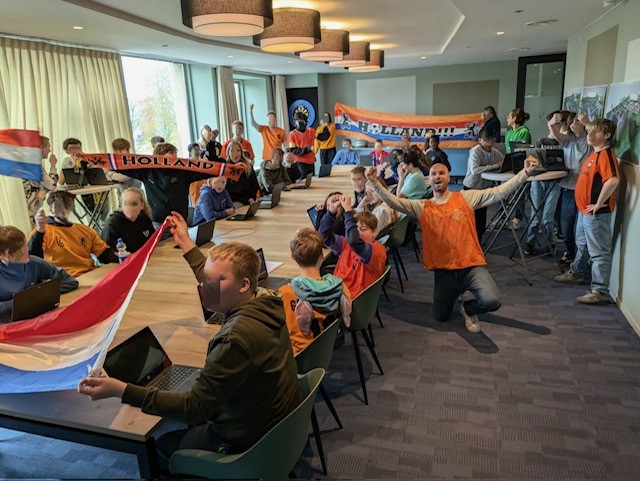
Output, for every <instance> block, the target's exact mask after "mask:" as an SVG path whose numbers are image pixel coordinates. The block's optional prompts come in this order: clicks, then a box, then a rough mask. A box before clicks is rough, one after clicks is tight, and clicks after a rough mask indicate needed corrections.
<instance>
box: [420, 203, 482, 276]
mask: <svg viewBox="0 0 640 481" xmlns="http://www.w3.org/2000/svg"><path fill="white" fill-rule="evenodd" d="M420 227H421V228H422V261H423V263H424V266H425V267H426V268H427V269H429V270H430V271H433V270H436V269H446V270H454V269H465V268H467V267H475V266H484V265H487V261H486V260H485V258H484V254H483V253H482V248H481V247H480V243H479V242H478V236H477V235H476V220H475V214H474V212H473V209H472V208H471V206H470V205H469V204H467V201H466V200H464V197H462V194H461V193H460V192H452V193H451V198H450V199H449V202H447V203H446V204H436V203H435V202H433V201H432V200H427V201H425V203H424V207H423V208H422V215H421V216H420Z"/></svg>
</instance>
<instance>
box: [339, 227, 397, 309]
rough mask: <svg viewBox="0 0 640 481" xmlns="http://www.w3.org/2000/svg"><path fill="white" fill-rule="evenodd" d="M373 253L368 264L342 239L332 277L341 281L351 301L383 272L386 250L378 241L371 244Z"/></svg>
mask: <svg viewBox="0 0 640 481" xmlns="http://www.w3.org/2000/svg"><path fill="white" fill-rule="evenodd" d="M371 247H373V253H372V254H371V260H370V261H369V263H368V264H365V263H364V262H362V259H361V258H360V256H359V255H358V254H356V253H355V252H354V251H353V249H351V246H350V245H349V243H348V242H347V239H345V238H344V237H343V238H342V252H341V253H340V257H339V258H338V263H337V264H336V268H335V270H334V271H333V275H334V276H336V277H339V278H340V279H342V282H343V283H344V285H345V286H346V287H347V289H349V292H350V293H351V299H355V298H356V297H358V295H359V294H360V293H361V292H362V291H364V290H365V289H366V288H367V287H369V286H370V285H371V284H373V283H374V282H375V281H377V280H378V278H379V277H380V276H381V275H382V273H383V272H384V267H385V265H386V263H387V250H386V249H385V248H384V246H383V245H382V244H380V242H378V241H375V240H374V241H373V242H372V243H371Z"/></svg>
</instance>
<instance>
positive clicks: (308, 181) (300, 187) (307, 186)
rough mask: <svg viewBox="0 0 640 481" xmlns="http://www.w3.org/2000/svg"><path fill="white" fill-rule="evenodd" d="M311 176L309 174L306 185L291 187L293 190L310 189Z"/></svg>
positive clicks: (305, 181)
mask: <svg viewBox="0 0 640 481" xmlns="http://www.w3.org/2000/svg"><path fill="white" fill-rule="evenodd" d="M311 177H312V176H311V174H308V175H307V177H306V178H305V179H304V184H294V185H292V186H291V188H292V189H308V188H309V187H311Z"/></svg>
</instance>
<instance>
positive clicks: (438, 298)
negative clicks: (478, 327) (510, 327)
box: [433, 266, 501, 321]
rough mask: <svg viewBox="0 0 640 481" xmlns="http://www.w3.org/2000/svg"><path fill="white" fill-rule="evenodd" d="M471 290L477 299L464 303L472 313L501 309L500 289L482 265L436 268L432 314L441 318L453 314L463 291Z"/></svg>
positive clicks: (444, 318) (439, 319) (441, 319)
mask: <svg viewBox="0 0 640 481" xmlns="http://www.w3.org/2000/svg"><path fill="white" fill-rule="evenodd" d="M465 291H471V293H472V294H473V295H474V297H475V299H472V300H470V301H465V302H464V303H463V306H464V310H465V311H466V313H467V314H469V315H470V316H473V315H475V314H484V313H485V312H493V311H497V310H498V309H500V305H501V302H500V292H499V291H498V287H497V286H496V283H495V282H494V281H493V278H492V277H491V274H489V271H488V270H487V269H486V268H485V267H482V266H477V267H467V268H466V269H456V270H442V269H441V270H436V271H435V286H434V290H433V315H434V317H435V318H436V319H437V320H438V321H446V320H448V319H449V317H451V312H452V311H453V306H454V304H455V302H456V299H457V298H458V296H459V295H460V294H462V293H463V292H465Z"/></svg>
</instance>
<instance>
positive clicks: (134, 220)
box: [102, 187, 155, 254]
mask: <svg viewBox="0 0 640 481" xmlns="http://www.w3.org/2000/svg"><path fill="white" fill-rule="evenodd" d="M120 204H121V206H122V210H119V211H117V212H114V213H113V214H111V217H109V220H108V221H107V225H106V226H105V228H104V230H103V231H102V238H103V239H104V241H105V242H106V243H107V244H109V245H110V246H115V245H116V243H117V242H118V239H119V238H121V239H122V241H123V242H124V243H125V244H126V245H127V251H128V252H131V253H132V254H133V253H134V252H136V251H137V250H138V249H140V248H141V247H142V246H143V245H144V244H145V243H146V242H147V239H149V237H151V234H153V231H154V230H155V229H154V228H153V223H152V222H151V217H150V216H151V207H149V204H147V201H146V199H145V198H144V194H143V193H142V191H141V190H140V189H138V188H136V187H129V188H128V189H126V190H125V191H124V192H123V193H122V197H121V198H120Z"/></svg>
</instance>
